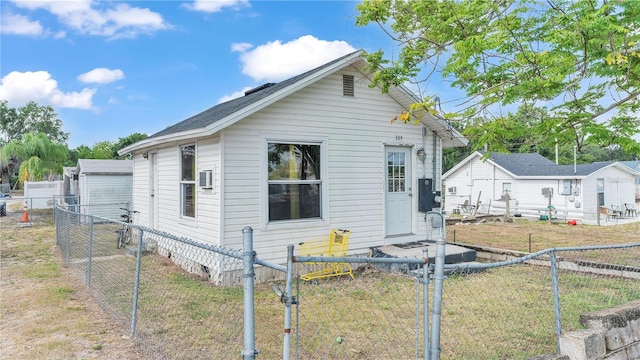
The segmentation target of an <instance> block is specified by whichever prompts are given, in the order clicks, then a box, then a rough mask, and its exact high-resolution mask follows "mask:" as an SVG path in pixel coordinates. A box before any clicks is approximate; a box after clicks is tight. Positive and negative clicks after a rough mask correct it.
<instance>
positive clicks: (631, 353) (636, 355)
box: [627, 342, 640, 360]
mask: <svg viewBox="0 0 640 360" xmlns="http://www.w3.org/2000/svg"><path fill="white" fill-rule="evenodd" d="M627 359H632V360H638V359H640V342H637V343H635V344H633V345H631V346H629V347H628V348H627Z"/></svg>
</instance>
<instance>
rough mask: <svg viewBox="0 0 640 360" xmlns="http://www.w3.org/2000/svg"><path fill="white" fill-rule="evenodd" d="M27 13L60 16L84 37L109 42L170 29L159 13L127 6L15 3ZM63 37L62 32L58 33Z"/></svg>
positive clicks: (77, 1)
mask: <svg viewBox="0 0 640 360" xmlns="http://www.w3.org/2000/svg"><path fill="white" fill-rule="evenodd" d="M14 3H15V5H16V6H18V7H20V8H23V9H27V10H32V11H35V10H46V11H49V12H50V13H52V14H53V15H55V16H57V18H58V21H60V22H61V23H62V24H64V25H65V26H67V27H69V28H71V29H73V30H76V31H78V32H80V33H82V34H88V35H98V36H107V37H110V38H122V37H135V36H137V35H139V34H141V33H145V34H148V33H152V32H155V31H158V30H164V29H169V28H171V25H170V24H168V23H166V22H165V21H164V19H163V18H162V15H160V14H159V13H156V12H153V11H151V10H149V9H147V8H140V7H131V6H130V5H128V4H124V3H113V2H107V1H103V2H98V1H95V2H94V1H90V0H73V1H58V0H45V1H15V2H14ZM58 34H60V32H59V33H58Z"/></svg>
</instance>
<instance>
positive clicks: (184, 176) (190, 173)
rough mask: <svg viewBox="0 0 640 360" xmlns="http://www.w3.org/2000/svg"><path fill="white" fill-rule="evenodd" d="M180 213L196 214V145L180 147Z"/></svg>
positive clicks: (193, 215)
mask: <svg viewBox="0 0 640 360" xmlns="http://www.w3.org/2000/svg"><path fill="white" fill-rule="evenodd" d="M180 215H182V216H186V217H195V216H196V146H195V145H185V146H181V147H180Z"/></svg>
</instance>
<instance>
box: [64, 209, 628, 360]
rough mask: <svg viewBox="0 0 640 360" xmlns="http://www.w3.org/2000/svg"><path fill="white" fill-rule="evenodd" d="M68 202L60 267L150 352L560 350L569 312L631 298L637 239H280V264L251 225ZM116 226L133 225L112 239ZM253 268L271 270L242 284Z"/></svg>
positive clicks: (376, 354)
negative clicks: (187, 233) (394, 248)
mask: <svg viewBox="0 0 640 360" xmlns="http://www.w3.org/2000/svg"><path fill="white" fill-rule="evenodd" d="M74 210H76V211H69V210H65V209H63V208H61V207H56V209H55V220H56V243H57V244H58V246H59V247H60V250H61V254H62V256H63V258H64V260H65V262H66V264H67V265H68V266H69V267H70V268H72V269H73V270H74V271H75V273H76V274H78V276H80V277H81V278H82V279H84V280H85V282H86V285H87V287H88V288H89V289H90V291H91V293H92V294H93V296H94V297H95V298H96V300H97V301H98V302H99V303H100V305H101V306H102V307H103V308H104V309H105V310H106V311H107V312H108V313H109V314H110V315H111V316H112V317H113V318H114V319H115V320H116V321H117V322H118V324H119V325H120V326H122V327H123V329H125V330H126V331H127V333H129V334H130V335H132V336H133V337H134V338H135V339H136V340H137V341H138V343H139V344H140V347H141V348H142V349H143V351H144V353H146V354H148V355H149V357H150V358H154V359H201V358H211V359H231V358H238V357H240V356H242V357H243V358H244V359H255V358H263V359H275V358H284V359H433V360H435V359H480V358H481V359H489V358H492V359H503V358H509V359H511V358H519V359H520V358H522V359H526V358H529V357H534V356H538V355H543V354H556V353H558V349H559V348H558V339H559V336H561V334H563V333H565V332H568V331H573V330H576V329H578V328H580V325H579V323H578V318H579V315H580V314H583V313H586V312H590V311H594V310H599V309H604V308H609V307H613V306H615V305H618V304H623V303H627V302H630V301H632V300H637V299H640V243H635V244H626V245H614V246H598V247H595V246H593V247H581V248H554V249H547V250H544V251H540V252H538V253H534V254H529V255H526V256H523V257H521V258H518V259H514V260H510V261H505V262H500V263H492V264H489V263H485V264H480V263H473V264H464V265H445V264H444V258H445V256H444V255H445V254H444V252H445V246H446V245H445V242H444V241H443V240H440V241H438V242H437V249H438V250H437V253H436V254H435V255H436V257H435V261H434V260H431V261H430V264H429V266H426V267H425V266H424V263H425V260H424V259H426V258H428V255H429V254H427V253H426V251H425V252H424V253H423V256H422V258H412V259H408V258H402V259H395V258H370V257H361V258H358V257H337V256H302V255H300V254H299V253H298V255H294V254H295V253H296V252H295V248H294V246H293V245H290V246H289V247H288V248H287V252H288V262H287V265H286V266H284V265H275V264H270V263H268V262H265V261H261V260H260V259H259V258H258V256H257V255H258V254H256V253H255V252H254V251H253V246H252V241H253V240H252V230H251V228H245V229H244V230H243V238H244V241H245V244H244V249H243V250H234V249H226V248H221V247H217V246H214V245H208V244H202V243H198V242H195V241H193V240H191V239H187V238H181V237H176V236H174V235H171V234H167V233H163V232H159V231H157V230H153V229H148V228H145V227H140V226H133V225H131V224H127V223H122V222H118V221H114V220H112V219H110V218H106V217H100V216H96V215H94V214H95V212H91V211H84V212H80V211H78V209H74ZM113 211H114V215H115V214H118V210H117V207H114V210H113ZM100 212H101V213H104V212H105V209H101V210H100ZM123 227H128V228H130V229H131V230H132V232H131V234H132V235H131V239H130V242H129V243H128V244H126V246H124V247H122V248H118V247H117V246H116V240H117V236H118V234H117V230H118V229H122V228H123ZM283 251H284V249H283ZM431 255H433V254H431ZM329 265H330V266H329ZM258 267H267V268H271V269H275V270H277V272H280V273H281V274H282V277H281V278H279V279H276V280H273V281H271V282H270V283H262V284H254V283H253V281H254V277H255V274H254V268H258ZM346 268H348V269H349V270H350V271H342V270H341V269H346ZM323 269H324V270H326V269H332V271H337V272H342V273H343V274H342V273H341V274H337V275H336V276H331V274H324V270H323ZM318 270H323V272H322V274H323V276H321V277H313V278H309V277H307V278H306V279H307V281H305V280H302V279H303V277H302V276H303V275H304V274H310V273H312V274H319V273H318ZM351 270H352V272H351ZM285 274H286V275H285ZM324 275H327V276H324ZM352 275H353V276H352ZM430 294H431V295H430ZM283 323H284V326H283ZM283 328H284V331H283Z"/></svg>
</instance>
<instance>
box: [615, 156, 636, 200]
mask: <svg viewBox="0 0 640 360" xmlns="http://www.w3.org/2000/svg"><path fill="white" fill-rule="evenodd" d="M620 162H621V163H622V164H624V165H626V166H628V167H629V168H631V169H632V170H633V171H637V172H639V173H640V161H620ZM636 203H640V176H638V177H636Z"/></svg>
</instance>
